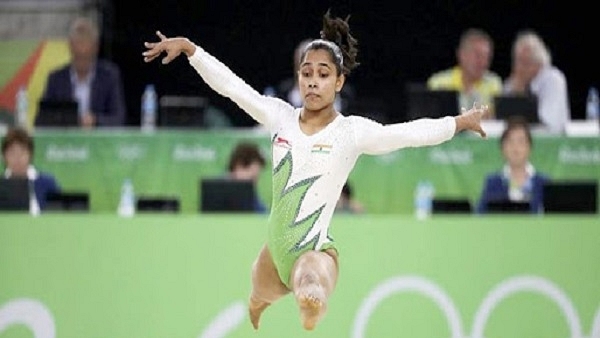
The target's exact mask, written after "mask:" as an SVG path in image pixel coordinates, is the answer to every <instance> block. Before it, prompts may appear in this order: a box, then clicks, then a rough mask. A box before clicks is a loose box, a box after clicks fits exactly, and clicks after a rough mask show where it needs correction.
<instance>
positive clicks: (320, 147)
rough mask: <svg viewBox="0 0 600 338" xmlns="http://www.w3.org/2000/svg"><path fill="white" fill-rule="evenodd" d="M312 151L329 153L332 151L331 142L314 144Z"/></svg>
mask: <svg viewBox="0 0 600 338" xmlns="http://www.w3.org/2000/svg"><path fill="white" fill-rule="evenodd" d="M310 152H311V153H320V154H329V153H330V152H331V144H313V146H312V150H311V151H310Z"/></svg>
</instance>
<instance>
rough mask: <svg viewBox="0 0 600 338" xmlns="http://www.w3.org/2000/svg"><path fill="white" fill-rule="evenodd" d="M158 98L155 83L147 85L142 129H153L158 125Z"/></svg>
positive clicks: (143, 97)
mask: <svg viewBox="0 0 600 338" xmlns="http://www.w3.org/2000/svg"><path fill="white" fill-rule="evenodd" d="M157 107H158V98H157V96H156V89H155V88H154V85H153V84H148V85H146V88H145V89H144V93H143V94H142V130H145V131H152V130H154V128H155V127H156V111H157Z"/></svg>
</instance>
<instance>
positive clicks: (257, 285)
mask: <svg viewBox="0 0 600 338" xmlns="http://www.w3.org/2000/svg"><path fill="white" fill-rule="evenodd" d="M289 292H290V289H288V288H287V287H286V286H285V285H284V284H283V283H282V282H281V279H279V274H278V273H277V268H275V264H273V258H272V257H271V253H270V252H269V249H268V248H267V245H266V244H265V245H264V246H263V247H262V249H261V250H260V253H259V254H258V257H257V258H256V260H255V261H254V264H253V265H252V293H251V294H250V304H249V306H248V312H249V314H250V321H251V322H252V326H253V327H254V329H255V330H257V329H258V322H259V321H260V315H261V314H262V312H263V311H264V310H265V309H266V308H267V307H268V306H269V305H271V304H272V303H273V302H275V301H276V300H278V299H279V298H281V297H283V296H285V295H287V294H288V293H289Z"/></svg>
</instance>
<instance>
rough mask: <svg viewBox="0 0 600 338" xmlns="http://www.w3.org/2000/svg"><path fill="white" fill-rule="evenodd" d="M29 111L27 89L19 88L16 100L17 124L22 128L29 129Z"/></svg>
mask: <svg viewBox="0 0 600 338" xmlns="http://www.w3.org/2000/svg"><path fill="white" fill-rule="evenodd" d="M28 109H29V105H28V101H27V88H25V86H21V87H19V90H18V91H17V95H16V100H15V124H16V125H17V126H18V127H21V128H27V111H28Z"/></svg>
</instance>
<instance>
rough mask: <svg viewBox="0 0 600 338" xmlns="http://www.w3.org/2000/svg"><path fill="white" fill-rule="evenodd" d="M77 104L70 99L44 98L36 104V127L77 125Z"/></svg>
mask: <svg viewBox="0 0 600 338" xmlns="http://www.w3.org/2000/svg"><path fill="white" fill-rule="evenodd" d="M78 111H79V105H78V103H77V102H76V101H72V100H46V99H42V100H40V101H39V104H38V112H37V115H36V117H35V126H36V127H57V128H63V127H77V126H79V112H78Z"/></svg>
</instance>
